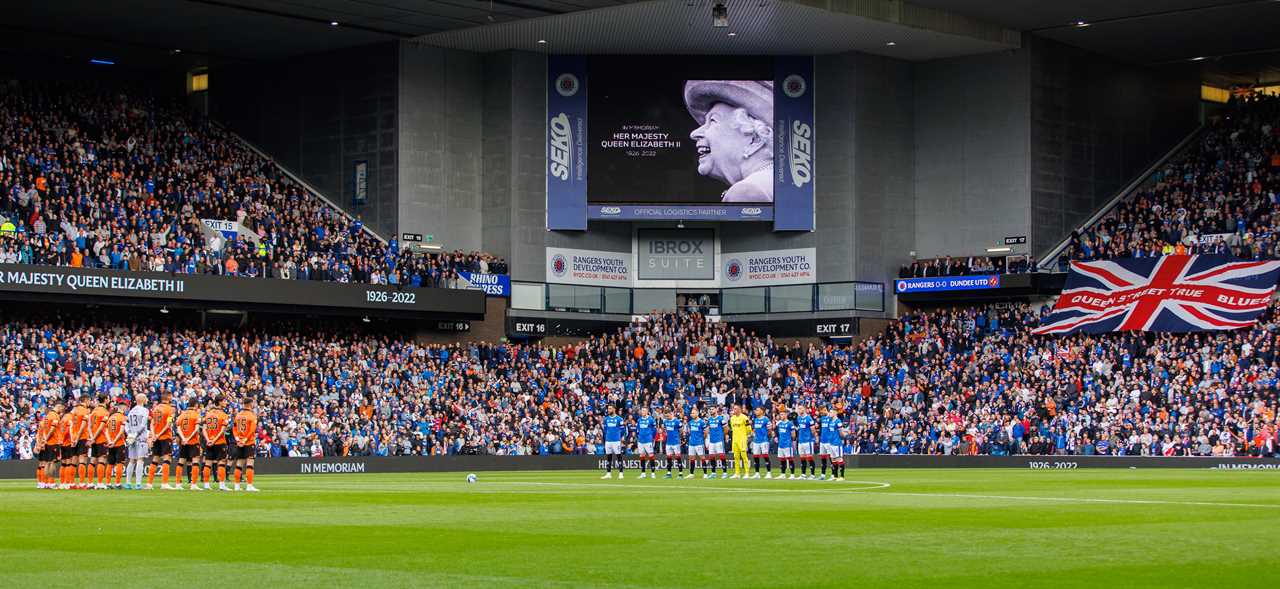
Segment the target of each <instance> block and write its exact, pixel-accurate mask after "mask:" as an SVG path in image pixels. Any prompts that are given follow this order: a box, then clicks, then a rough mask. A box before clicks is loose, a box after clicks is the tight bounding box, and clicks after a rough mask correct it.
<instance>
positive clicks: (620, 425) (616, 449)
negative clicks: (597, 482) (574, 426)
mask: <svg viewBox="0 0 1280 589" xmlns="http://www.w3.org/2000/svg"><path fill="white" fill-rule="evenodd" d="M607 412H608V415H605V416H604V454H605V456H607V457H608V458H607V460H608V461H609V462H608V466H606V467H605V468H606V469H607V470H606V472H605V473H604V476H602V477H600V478H602V479H611V478H613V463H614V461H615V460H616V461H617V462H618V478H622V469H623V463H622V459H623V456H622V432H623V430H624V429H626V422H625V421H623V419H622V416H620V415H618V410H617V408H615V407H614V406H613V405H609V408H608V410H607Z"/></svg>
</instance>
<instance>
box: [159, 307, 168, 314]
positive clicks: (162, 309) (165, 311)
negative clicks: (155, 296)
mask: <svg viewBox="0 0 1280 589" xmlns="http://www.w3.org/2000/svg"><path fill="white" fill-rule="evenodd" d="M160 312H161V313H164V314H165V315H168V314H169V307H160Z"/></svg>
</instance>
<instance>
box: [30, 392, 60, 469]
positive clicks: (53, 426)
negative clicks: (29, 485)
mask: <svg viewBox="0 0 1280 589" xmlns="http://www.w3.org/2000/svg"><path fill="white" fill-rule="evenodd" d="M61 412H62V403H54V404H53V405H52V406H51V407H49V412H48V413H46V414H45V416H44V419H41V420H40V426H39V427H38V428H37V429H36V452H37V453H38V456H39V458H40V462H39V463H38V464H37V466H36V481H38V482H37V484H36V486H37V487H38V488H41V489H53V488H56V487H57V486H58V485H57V483H55V482H54V479H53V469H54V467H55V466H56V465H57V464H58V460H60V459H61V458H62V456H61V452H62V437H61V436H60V435H59V433H58V423H59V422H61V421H62V414H61Z"/></svg>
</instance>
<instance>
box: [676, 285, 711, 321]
mask: <svg viewBox="0 0 1280 589" xmlns="http://www.w3.org/2000/svg"><path fill="white" fill-rule="evenodd" d="M676 305H678V306H679V308H680V310H681V311H693V312H695V313H704V314H707V315H719V314H720V291H718V290H705V291H702V290H699V291H684V290H682V291H680V292H679V293H676Z"/></svg>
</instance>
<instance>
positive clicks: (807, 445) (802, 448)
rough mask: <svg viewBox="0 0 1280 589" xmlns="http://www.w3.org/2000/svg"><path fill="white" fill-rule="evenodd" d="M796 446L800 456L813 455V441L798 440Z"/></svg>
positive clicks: (807, 456)
mask: <svg viewBox="0 0 1280 589" xmlns="http://www.w3.org/2000/svg"><path fill="white" fill-rule="evenodd" d="M796 446H798V448H797V449H796V451H797V452H799V454H800V457H801V458H809V457H811V456H813V442H800V443H799V444H796Z"/></svg>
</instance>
